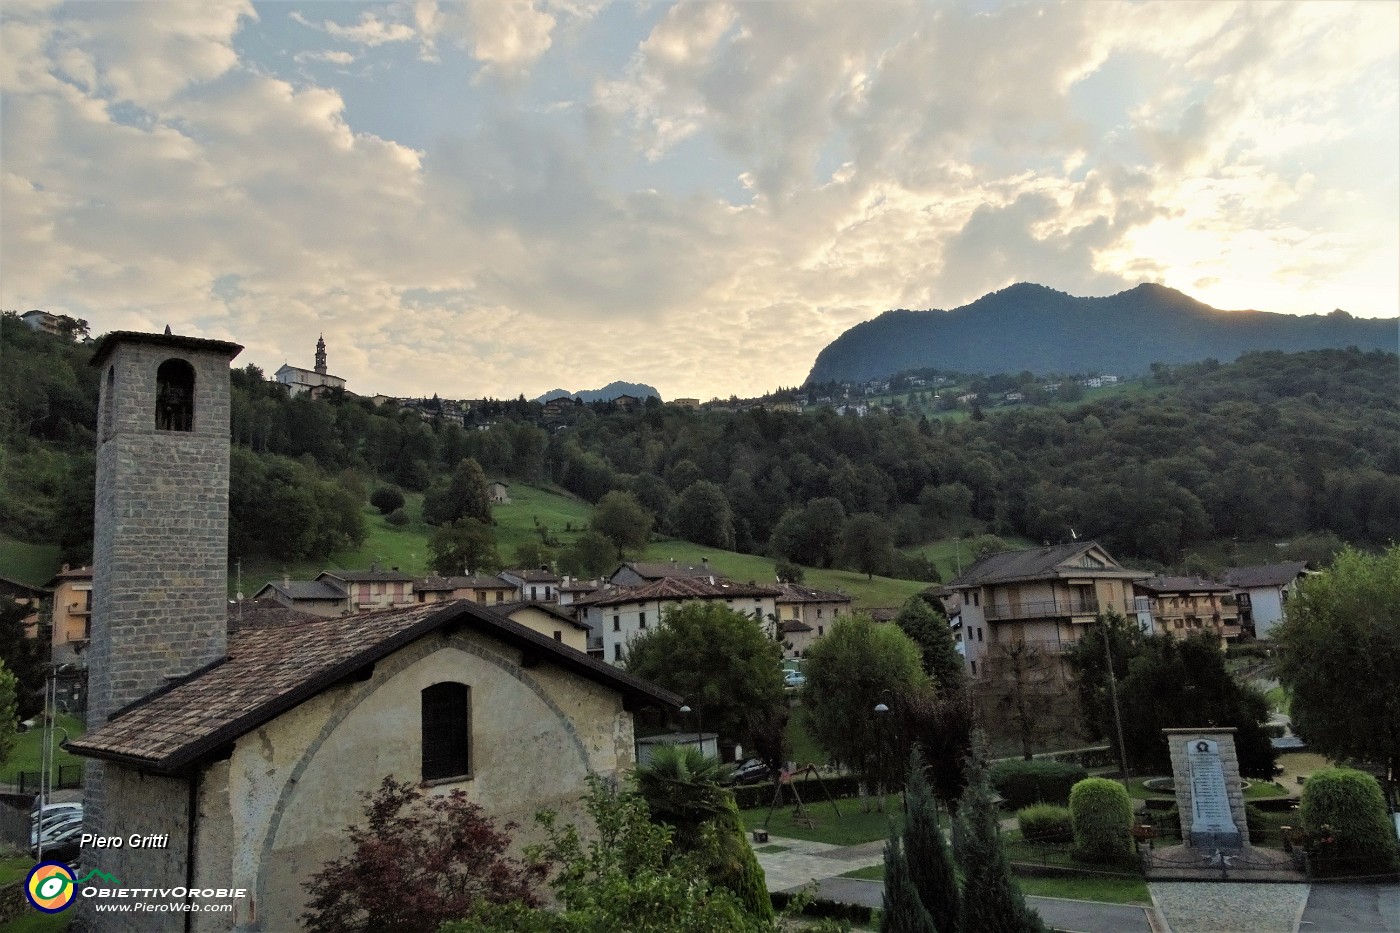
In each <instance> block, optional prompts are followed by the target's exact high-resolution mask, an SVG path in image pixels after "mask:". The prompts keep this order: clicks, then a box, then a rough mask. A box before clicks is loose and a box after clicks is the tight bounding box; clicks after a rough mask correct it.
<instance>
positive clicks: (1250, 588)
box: [1225, 560, 1310, 639]
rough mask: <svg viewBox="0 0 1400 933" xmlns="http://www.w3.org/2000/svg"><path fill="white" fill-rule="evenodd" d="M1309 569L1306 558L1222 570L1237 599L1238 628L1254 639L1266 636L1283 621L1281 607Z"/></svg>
mask: <svg viewBox="0 0 1400 933" xmlns="http://www.w3.org/2000/svg"><path fill="white" fill-rule="evenodd" d="M1309 572H1310V571H1309V570H1308V565H1307V562H1306V561H1301V560H1296V561H1287V562H1285V563H1282V564H1261V565H1259V566H1257V567H1236V568H1235V569H1233V570H1227V571H1226V572H1225V583H1226V585H1228V586H1229V587H1230V589H1231V590H1233V591H1234V593H1235V599H1236V600H1237V601H1238V602H1239V618H1240V627H1241V628H1242V629H1243V630H1244V631H1245V632H1248V633H1250V634H1252V635H1253V636H1254V637H1255V638H1259V639H1267V638H1268V637H1269V633H1270V632H1271V631H1272V630H1273V628H1274V626H1275V625H1278V624H1279V623H1280V622H1282V621H1283V609H1284V606H1286V605H1287V604H1288V597H1289V596H1291V595H1292V594H1293V591H1294V590H1295V589H1296V588H1297V586H1298V581H1299V580H1301V579H1303V577H1305V576H1307V575H1308V573H1309Z"/></svg>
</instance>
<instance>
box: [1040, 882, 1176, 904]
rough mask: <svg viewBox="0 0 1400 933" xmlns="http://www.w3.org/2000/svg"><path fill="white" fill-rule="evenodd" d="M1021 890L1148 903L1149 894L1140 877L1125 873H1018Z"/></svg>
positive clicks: (1076, 898) (1041, 894) (1115, 901)
mask: <svg viewBox="0 0 1400 933" xmlns="http://www.w3.org/2000/svg"><path fill="white" fill-rule="evenodd" d="M1016 883H1017V884H1019V885H1020V886H1021V893H1023V894H1030V895H1034V896H1035V897H1067V898H1071V899H1073V900H1077V901H1099V902H1101V903H1106V904H1143V905H1147V904H1151V903H1152V895H1151V894H1149V893H1148V891H1147V882H1146V881H1144V880H1143V879H1142V878H1133V877H1130V876H1126V875H1062V876H1050V877H1043V876H1037V875H1017V877H1016Z"/></svg>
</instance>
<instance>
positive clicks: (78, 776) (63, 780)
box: [15, 765, 83, 794]
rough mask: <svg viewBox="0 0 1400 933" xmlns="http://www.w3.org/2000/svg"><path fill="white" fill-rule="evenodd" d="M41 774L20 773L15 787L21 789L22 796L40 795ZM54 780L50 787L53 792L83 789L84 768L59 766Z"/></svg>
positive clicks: (37, 772) (31, 772)
mask: <svg viewBox="0 0 1400 933" xmlns="http://www.w3.org/2000/svg"><path fill="white" fill-rule="evenodd" d="M41 774H42V772H39V771H20V772H19V773H18V774H17V775H16V778H18V780H16V781H15V786H16V787H17V788H18V789H19V792H20V793H21V794H37V793H39V787H40V778H41ZM52 780H53V783H52V785H50V786H51V788H52V789H53V790H63V789H66V788H70V787H82V786H83V766H82V765H59V766H58V768H57V769H55V770H54V774H53V779H52Z"/></svg>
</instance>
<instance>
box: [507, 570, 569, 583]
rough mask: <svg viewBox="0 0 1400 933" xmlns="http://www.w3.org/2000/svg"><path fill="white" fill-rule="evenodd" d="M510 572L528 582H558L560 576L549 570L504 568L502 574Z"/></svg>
mask: <svg viewBox="0 0 1400 933" xmlns="http://www.w3.org/2000/svg"><path fill="white" fill-rule="evenodd" d="M506 574H510V575H511V576H512V577H518V578H519V579H521V580H524V581H525V582H526V583H558V582H559V577H558V575H556V574H555V573H553V572H551V571H549V570H502V571H501V575H502V576H505V575H506Z"/></svg>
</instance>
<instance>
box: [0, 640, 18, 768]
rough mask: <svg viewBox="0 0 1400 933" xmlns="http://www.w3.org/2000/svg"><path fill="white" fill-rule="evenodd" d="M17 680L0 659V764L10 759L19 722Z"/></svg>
mask: <svg viewBox="0 0 1400 933" xmlns="http://www.w3.org/2000/svg"><path fill="white" fill-rule="evenodd" d="M18 694H19V681H18V680H16V679H15V675H14V674H13V673H11V672H10V669H9V668H7V667H6V666H5V662H4V661H2V660H0V765H4V764H5V762H7V761H9V760H10V752H12V751H14V748H15V738H16V731H15V730H16V729H17V728H18V723H19V703H18Z"/></svg>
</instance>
